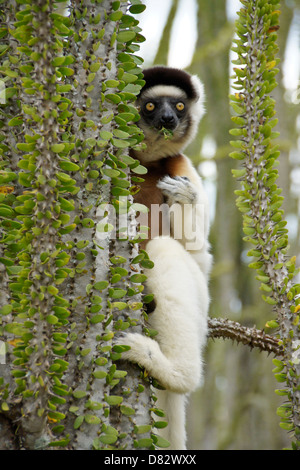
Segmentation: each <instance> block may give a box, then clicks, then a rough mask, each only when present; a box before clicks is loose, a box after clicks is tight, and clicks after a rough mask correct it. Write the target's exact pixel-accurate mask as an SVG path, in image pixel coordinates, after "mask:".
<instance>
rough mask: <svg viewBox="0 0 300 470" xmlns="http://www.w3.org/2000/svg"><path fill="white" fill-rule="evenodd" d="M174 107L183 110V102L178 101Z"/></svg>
mask: <svg viewBox="0 0 300 470" xmlns="http://www.w3.org/2000/svg"><path fill="white" fill-rule="evenodd" d="M176 108H177V109H178V111H183V110H184V108H185V106H184V103H182V102H181V101H179V103H177V104H176Z"/></svg>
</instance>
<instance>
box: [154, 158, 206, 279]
mask: <svg viewBox="0 0 300 470" xmlns="http://www.w3.org/2000/svg"><path fill="white" fill-rule="evenodd" d="M182 157H183V156H182ZM183 158H184V166H183V165H181V166H180V167H179V166H178V171H177V172H176V173H178V174H177V175H174V176H172V177H170V176H165V177H164V178H163V179H162V180H161V181H160V182H159V183H158V187H159V188H160V189H161V190H162V192H163V194H164V195H165V196H166V198H167V202H168V204H169V206H170V221H171V229H172V236H173V237H174V238H175V239H177V240H180V242H181V243H182V245H183V246H184V248H185V249H186V250H187V251H188V252H189V253H190V254H191V255H192V257H193V258H194V259H195V260H196V261H197V263H198V264H199V266H200V268H201V270H202V272H203V273H204V274H205V275H208V273H209V271H210V265H211V255H210V254H209V243H208V232H209V211H208V200H207V195H206V193H205V191H204V189H203V185H202V181H201V178H200V177H199V175H198V173H197V172H196V170H195V169H194V167H193V166H192V165H191V164H190V162H189V160H188V159H187V158H186V157H183Z"/></svg>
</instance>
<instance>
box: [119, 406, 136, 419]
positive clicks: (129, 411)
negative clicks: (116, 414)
mask: <svg viewBox="0 0 300 470" xmlns="http://www.w3.org/2000/svg"><path fill="white" fill-rule="evenodd" d="M120 411H121V413H122V414H123V415H126V416H132V415H134V414H135V410H134V409H133V408H131V407H130V406H125V405H121V406H120Z"/></svg>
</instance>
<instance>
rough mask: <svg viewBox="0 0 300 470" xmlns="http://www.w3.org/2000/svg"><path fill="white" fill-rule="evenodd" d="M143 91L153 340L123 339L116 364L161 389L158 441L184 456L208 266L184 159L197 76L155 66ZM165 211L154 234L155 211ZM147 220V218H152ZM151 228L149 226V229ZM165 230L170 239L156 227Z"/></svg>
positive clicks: (199, 190)
mask: <svg viewBox="0 0 300 470" xmlns="http://www.w3.org/2000/svg"><path fill="white" fill-rule="evenodd" d="M143 73H144V80H145V85H144V87H143V88H142V90H141V92H140V94H139V96H138V99H137V106H138V109H139V113H140V120H139V122H138V125H139V127H140V128H141V129H142V130H143V133H144V136H145V140H144V141H145V143H146V148H145V149H144V150H140V151H135V152H134V157H135V158H137V159H138V160H139V161H140V162H141V163H142V165H144V166H146V167H147V169H148V173H147V174H146V175H145V177H144V178H145V181H144V182H143V183H142V185H141V190H140V192H139V193H138V194H137V195H136V197H135V200H136V201H137V202H139V203H142V204H144V205H146V206H147V207H148V208H149V211H150V212H149V214H150V215H149V225H150V235H149V239H148V240H147V243H146V245H145V249H146V251H147V253H148V255H149V257H150V259H151V260H152V261H153V262H154V267H153V268H152V269H149V270H145V274H146V275H147V278H148V279H147V281H146V288H147V291H149V292H151V293H153V294H154V300H155V309H154V311H153V312H152V313H150V314H149V316H148V321H149V324H150V326H151V328H153V329H154V330H156V331H157V335H156V336H155V337H154V339H153V338H150V337H148V336H144V335H142V334H139V333H129V334H125V335H124V336H123V337H122V338H120V339H119V344H123V345H127V346H130V350H127V351H125V352H123V353H122V359H127V360H130V361H132V362H135V363H138V364H139V365H140V366H141V367H143V368H145V369H146V370H147V371H148V373H149V374H150V376H152V377H154V378H155V379H157V380H158V381H159V383H160V384H161V385H162V386H163V388H164V390H155V393H156V396H157V404H156V406H158V408H162V409H163V410H164V411H165V413H166V419H167V421H168V423H169V424H168V426H167V427H166V428H165V429H162V430H160V434H161V435H162V436H163V437H165V438H166V439H167V440H168V441H169V442H170V447H169V448H170V449H174V450H184V449H186V430H185V404H186V399H187V397H188V395H189V394H190V393H191V392H192V391H193V390H195V389H196V388H197V387H198V386H199V384H200V383H201V379H202V375H203V372H202V371H203V365H202V362H203V361H202V355H203V348H204V346H205V343H206V337H207V314H208V307H209V292H208V277H209V272H210V265H211V254H210V252H209V242H208V232H209V214H208V199H207V196H206V194H205V192H204V189H203V186H202V181H201V178H200V176H199V175H198V173H197V171H196V170H195V169H194V167H193V165H192V163H191V161H190V160H189V159H188V158H187V157H186V156H185V155H183V154H182V151H183V149H184V148H185V147H186V146H187V144H188V143H189V142H190V141H191V140H192V139H193V137H194V136H195V134H196V131H197V127H198V124H199V121H200V119H201V117H202V116H203V114H204V105H203V102H204V90H203V85H202V83H201V82H200V80H199V79H198V77H197V76H195V75H194V76H191V75H190V74H188V73H187V72H185V71H183V70H179V69H175V68H170V67H164V66H156V67H151V68H148V69H146V70H144V71H143ZM161 205H164V206H166V205H167V207H168V208H169V211H167V212H166V211H163V215H162V217H163V219H161V218H160V227H154V226H153V223H154V224H155V221H154V222H153V220H151V218H152V217H151V214H152V212H153V208H154V207H155V208H157V207H158V206H161ZM152 219H153V218H152ZM151 223H152V226H151ZM163 223H165V224H167V225H168V224H169V233H167V234H164V230H162V228H161V226H162V225H163Z"/></svg>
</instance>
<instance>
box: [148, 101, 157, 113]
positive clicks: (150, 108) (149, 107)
mask: <svg viewBox="0 0 300 470" xmlns="http://www.w3.org/2000/svg"><path fill="white" fill-rule="evenodd" d="M154 108H155V104H154V103H151V101H150V102H149V103H147V104H146V109H147V111H153V110H154Z"/></svg>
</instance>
